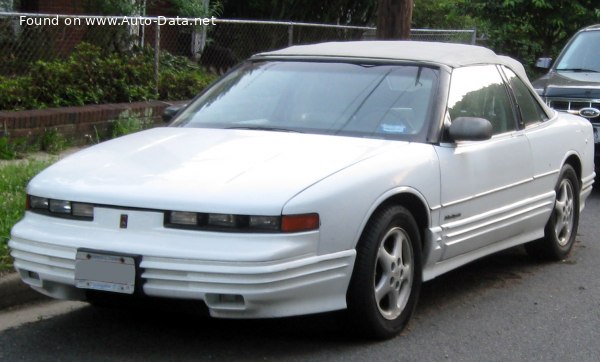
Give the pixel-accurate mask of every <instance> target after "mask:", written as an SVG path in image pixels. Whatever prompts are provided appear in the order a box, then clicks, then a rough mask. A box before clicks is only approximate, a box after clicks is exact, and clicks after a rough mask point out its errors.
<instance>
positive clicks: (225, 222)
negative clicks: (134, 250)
mask: <svg viewBox="0 0 600 362" xmlns="http://www.w3.org/2000/svg"><path fill="white" fill-rule="evenodd" d="M319 226H320V221H319V215H318V214H314V213H313V214H303V215H283V216H265V215H236V214H211V213H195V212H186V211H167V212H166V213H165V227H168V228H178V229H195V230H209V231H210V230H214V231H230V232H284V233H297V232H303V231H311V230H317V229H318V228H319Z"/></svg>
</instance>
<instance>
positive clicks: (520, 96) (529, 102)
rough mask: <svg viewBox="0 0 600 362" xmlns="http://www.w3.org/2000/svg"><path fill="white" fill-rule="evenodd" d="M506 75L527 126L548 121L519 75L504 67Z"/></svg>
mask: <svg viewBox="0 0 600 362" xmlns="http://www.w3.org/2000/svg"><path fill="white" fill-rule="evenodd" d="M504 73H506V77H507V78H508V83H509V84H510V87H511V88H512V90H513V93H514V94H515V97H516V98H517V103H518V105H519V107H518V108H519V111H520V112H521V120H522V121H523V123H524V124H525V126H529V125H532V124H535V123H538V122H543V121H545V120H547V119H548V116H547V115H546V112H544V109H543V108H542V106H541V105H540V104H539V102H538V101H537V100H536V99H535V97H534V96H533V95H532V94H531V91H530V90H529V88H528V87H527V86H526V85H525V83H523V81H522V80H521V79H520V78H519V77H517V75H516V74H515V73H514V72H513V71H512V70H510V69H508V68H506V67H504Z"/></svg>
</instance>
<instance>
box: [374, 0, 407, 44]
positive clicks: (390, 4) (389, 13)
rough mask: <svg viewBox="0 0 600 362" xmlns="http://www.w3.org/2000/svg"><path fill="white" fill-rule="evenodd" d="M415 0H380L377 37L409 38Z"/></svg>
mask: <svg viewBox="0 0 600 362" xmlns="http://www.w3.org/2000/svg"><path fill="white" fill-rule="evenodd" d="M412 10H413V0H379V3H378V6H377V39H408V38H410V27H411V22H412Z"/></svg>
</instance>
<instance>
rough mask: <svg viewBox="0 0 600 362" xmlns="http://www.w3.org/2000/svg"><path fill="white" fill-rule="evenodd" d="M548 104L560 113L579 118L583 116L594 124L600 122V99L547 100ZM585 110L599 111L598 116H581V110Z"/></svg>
mask: <svg viewBox="0 0 600 362" xmlns="http://www.w3.org/2000/svg"><path fill="white" fill-rule="evenodd" d="M546 104H547V105H549V106H550V107H552V108H554V109H555V110H557V111H560V112H568V113H571V114H576V115H578V116H583V117H585V118H587V119H589V120H590V121H592V122H600V100H598V99H591V100H586V99H565V98H546ZM584 108H593V109H596V110H598V111H599V112H596V113H597V114H598V115H596V116H593V117H590V116H586V115H581V114H580V113H579V111H580V110H582V109H584Z"/></svg>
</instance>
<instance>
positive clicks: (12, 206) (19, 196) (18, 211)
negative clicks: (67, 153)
mask: <svg viewBox="0 0 600 362" xmlns="http://www.w3.org/2000/svg"><path fill="white" fill-rule="evenodd" d="M51 163H52V161H22V162H10V163H6V164H5V165H3V166H2V165H0V272H2V271H6V270H10V269H11V268H12V258H11V256H10V255H9V251H8V240H9V238H10V229H11V228H12V227H13V225H14V224H15V223H16V222H17V221H19V220H20V219H21V218H22V217H23V213H24V211H25V187H26V186H27V183H28V182H29V180H31V178H32V177H33V176H35V175H36V174H37V173H39V172H40V171H41V170H43V169H44V168H46V167H47V166H49V165H50V164H51Z"/></svg>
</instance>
